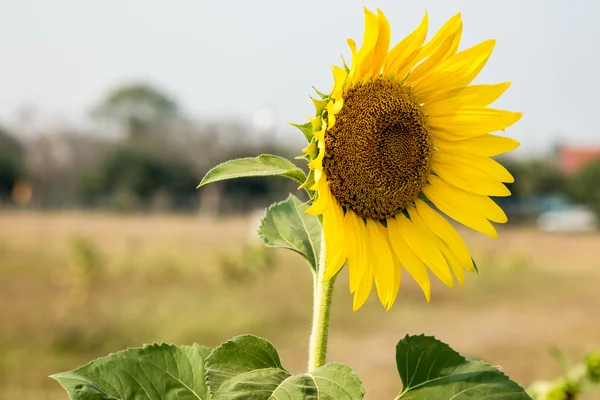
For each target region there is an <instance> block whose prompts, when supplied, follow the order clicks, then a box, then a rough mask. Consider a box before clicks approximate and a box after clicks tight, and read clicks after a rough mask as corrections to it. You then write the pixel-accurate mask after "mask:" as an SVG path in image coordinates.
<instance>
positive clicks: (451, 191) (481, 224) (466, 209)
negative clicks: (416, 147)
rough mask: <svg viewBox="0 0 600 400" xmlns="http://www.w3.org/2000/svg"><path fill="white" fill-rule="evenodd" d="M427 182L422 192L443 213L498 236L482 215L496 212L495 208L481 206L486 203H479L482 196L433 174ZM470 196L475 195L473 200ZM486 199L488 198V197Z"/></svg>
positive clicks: (492, 235) (480, 230)
mask: <svg viewBox="0 0 600 400" xmlns="http://www.w3.org/2000/svg"><path fill="white" fill-rule="evenodd" d="M429 182H430V184H429V185H425V186H424V187H423V193H424V194H425V196H427V198H428V199H429V200H431V201H432V202H433V204H435V206H436V207H437V208H439V209H440V210H441V211H442V212H443V213H444V214H446V215H448V216H449V217H450V218H453V219H454V220H456V221H458V222H460V223H461V224H463V225H465V226H468V227H469V228H471V229H474V230H476V231H478V232H481V233H483V234H485V235H488V236H490V237H492V238H494V239H497V238H498V234H497V233H496V230H495V229H494V227H493V226H492V224H490V223H489V221H488V220H487V219H486V217H485V216H484V215H486V213H490V212H493V213H496V212H497V211H496V210H495V209H491V210H488V209H487V208H485V207H483V206H486V207H487V204H480V203H482V201H481V199H480V198H483V197H484V196H479V195H476V194H471V193H467V192H464V191H461V190H460V189H456V188H455V187H453V186H452V185H450V184H448V183H446V182H444V181H443V180H442V179H440V178H438V177H437V176H434V175H431V176H430V177H429ZM472 197H475V198H476V200H475V201H474V200H473V198H472ZM487 199H488V200H489V198H487ZM489 201H491V200H489ZM492 203H493V202H492ZM494 205H495V204H494Z"/></svg>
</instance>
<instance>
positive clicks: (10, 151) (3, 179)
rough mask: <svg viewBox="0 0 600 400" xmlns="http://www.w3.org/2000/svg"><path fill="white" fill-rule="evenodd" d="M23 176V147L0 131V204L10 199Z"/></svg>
mask: <svg viewBox="0 0 600 400" xmlns="http://www.w3.org/2000/svg"><path fill="white" fill-rule="evenodd" d="M25 174H26V168H25V152H24V150H23V147H22V146H21V145H20V144H19V142H18V141H17V140H16V139H15V138H13V137H12V136H10V135H9V134H8V133H7V132H5V131H3V130H1V129H0V203H2V202H3V201H4V200H6V199H8V198H10V195H11V192H12V189H13V187H14V185H15V183H17V182H18V181H19V180H20V179H22V178H24V177H25Z"/></svg>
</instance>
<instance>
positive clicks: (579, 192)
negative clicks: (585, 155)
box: [568, 160, 600, 216]
mask: <svg viewBox="0 0 600 400" xmlns="http://www.w3.org/2000/svg"><path fill="white" fill-rule="evenodd" d="M568 189H569V194H570V196H571V198H573V200H575V201H578V202H581V203H585V204H588V205H590V206H591V207H593V209H594V211H595V212H596V214H597V215H598V216H600V160H596V161H592V162H590V163H589V164H587V165H585V166H584V167H583V169H582V170H581V171H579V172H578V173H577V175H575V176H574V177H573V179H571V181H570V182H569V185H568Z"/></svg>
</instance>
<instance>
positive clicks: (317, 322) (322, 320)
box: [308, 234, 335, 372]
mask: <svg viewBox="0 0 600 400" xmlns="http://www.w3.org/2000/svg"><path fill="white" fill-rule="evenodd" d="M325 259H326V258H325V238H324V235H323V234H321V254H320V257H319V265H318V269H317V272H315V273H314V274H313V276H314V305H313V320H312V332H311V334H310V343H309V351H308V371H309V372H311V371H313V370H314V369H316V368H319V367H321V366H323V365H325V359H326V356H327V339H328V337H329V320H330V317H331V300H332V298H333V286H334V284H335V276H334V277H333V278H331V279H329V280H327V281H325V282H323V277H324V276H325Z"/></svg>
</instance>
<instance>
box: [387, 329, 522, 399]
mask: <svg viewBox="0 0 600 400" xmlns="http://www.w3.org/2000/svg"><path fill="white" fill-rule="evenodd" d="M396 365H397V366H398V372H399V374H400V379H401V380H402V385H403V388H402V393H400V395H399V396H398V397H397V399H402V400H425V399H428V400H436V399H437V400H449V399H452V400H466V399H483V398H485V399H488V400H526V399H530V397H529V396H528V395H527V394H526V393H525V391H524V390H523V389H522V388H521V387H520V386H519V385H517V384H516V383H515V382H513V381H511V380H510V379H509V378H508V377H507V376H506V375H504V374H503V373H502V372H501V371H500V370H499V369H498V368H497V367H494V366H492V365H489V364H486V363H484V362H482V361H469V360H467V359H465V358H464V357H463V356H461V355H460V354H458V353H457V352H456V351H454V350H452V349H451V348H450V346H448V345H447V344H445V343H442V342H440V341H439V340H436V339H435V338H433V337H428V336H423V335H419V336H406V337H405V338H404V339H402V340H401V341H400V342H398V345H397V346H396Z"/></svg>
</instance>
